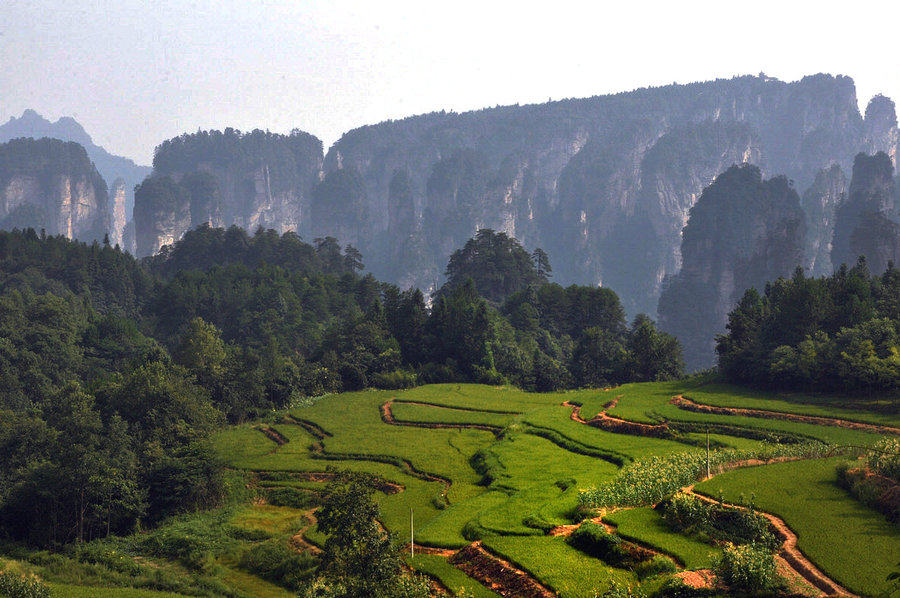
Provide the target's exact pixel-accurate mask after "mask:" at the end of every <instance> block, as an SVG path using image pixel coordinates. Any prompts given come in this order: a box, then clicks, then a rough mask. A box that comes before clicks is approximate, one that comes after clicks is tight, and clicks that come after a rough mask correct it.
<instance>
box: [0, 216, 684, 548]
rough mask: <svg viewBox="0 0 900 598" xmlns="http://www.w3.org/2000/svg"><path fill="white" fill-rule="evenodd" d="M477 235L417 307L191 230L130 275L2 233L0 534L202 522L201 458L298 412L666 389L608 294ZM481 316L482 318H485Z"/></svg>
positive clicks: (214, 483)
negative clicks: (339, 399) (236, 426)
mask: <svg viewBox="0 0 900 598" xmlns="http://www.w3.org/2000/svg"><path fill="white" fill-rule="evenodd" d="M534 258H535V259H533V256H532V255H531V254H529V253H528V252H526V251H525V250H524V249H523V248H522V247H521V245H520V244H519V243H518V242H517V241H515V240H514V239H511V238H509V237H507V236H506V235H504V234H503V233H494V232H493V231H489V230H488V231H481V232H480V233H479V234H478V236H477V237H476V238H474V239H473V240H471V241H470V242H469V244H467V245H466V247H465V248H462V249H460V250H459V251H458V252H456V253H454V255H453V256H451V258H450V262H449V263H450V265H449V266H448V276H449V279H448V282H447V284H446V285H445V287H444V288H442V289H441V290H440V292H439V293H438V294H437V297H436V298H435V299H434V302H433V304H432V305H431V306H430V309H429V307H428V304H427V301H426V298H425V296H424V295H423V294H422V292H421V291H419V290H416V289H413V290H405V291H401V290H399V289H398V288H397V287H395V286H393V285H388V284H384V283H380V282H378V281H377V280H375V279H374V278H373V277H372V276H370V275H362V274H361V273H360V271H361V270H362V269H363V267H364V266H363V263H362V260H363V256H362V255H360V253H359V252H358V251H357V250H356V249H355V248H354V247H352V246H350V245H347V246H345V247H343V248H342V247H341V246H340V244H339V242H338V241H337V240H336V239H333V238H330V237H328V238H325V239H316V240H314V242H313V244H307V243H305V242H303V241H302V240H301V239H300V238H299V237H297V236H296V235H294V234H291V233H287V234H284V235H278V234H276V233H274V232H273V231H263V230H260V231H257V233H256V234H254V235H252V236H251V235H248V234H247V233H246V232H245V231H243V230H241V229H239V228H236V227H232V228H229V229H227V230H225V229H213V228H210V227H208V226H207V227H201V228H199V229H197V230H194V231H191V232H189V233H188V234H186V235H185V237H184V238H183V239H182V240H181V241H179V242H178V243H176V244H175V245H174V246H172V247H169V248H167V249H166V250H164V251H163V252H161V253H160V254H159V255H157V256H155V257H152V258H147V259H145V260H144V261H143V262H138V261H137V260H135V259H134V258H132V257H131V256H130V255H128V254H127V253H122V252H121V251H119V250H118V249H114V248H112V247H109V246H108V245H101V244H97V243H94V244H91V245H88V244H84V243H79V242H76V241H69V240H67V239H65V238H63V237H47V236H45V235H39V234H37V233H36V232H35V231H34V230H32V229H26V230H24V231H12V232H2V233H0V264H2V280H0V288H2V289H3V292H2V295H0V314H2V315H0V326H2V330H0V388H2V392H0V397H2V398H0V412H2V417H0V421H2V424H0V426H2V428H0V429H2V435H0V448H2V452H3V454H4V455H6V458H5V459H4V461H3V464H2V467H0V479H2V481H3V484H2V486H0V488H2V491H0V525H2V529H3V533H4V534H5V535H7V536H8V537H10V538H12V539H15V540H19V541H24V542H27V543H30V544H34V545H37V546H43V547H58V546H61V545H65V544H67V543H70V542H81V541H86V540H90V539H92V538H96V537H100V536H105V535H108V534H111V533H121V532H126V531H129V530H132V529H134V528H135V526H142V525H152V524H153V523H154V522H157V521H160V520H162V519H163V518H165V517H167V516H169V515H172V514H174V513H176V512H179V511H185V510H195V509H201V508H206V507H211V506H214V505H217V504H219V503H220V502H221V501H222V499H223V497H224V495H225V492H226V489H227V485H228V480H227V479H226V477H227V476H225V475H224V473H223V469H222V467H221V464H220V463H218V462H217V460H216V456H215V455H214V454H213V453H212V452H211V451H210V449H209V447H208V444H207V443H206V440H207V439H208V438H209V436H210V434H211V433H212V432H213V431H215V430H217V429H219V428H221V427H222V426H224V425H225V424H226V423H228V422H230V423H240V422H243V421H246V420H248V419H250V418H254V417H258V416H260V415H262V414H265V413H267V412H270V411H271V410H273V409H284V408H287V407H290V406H294V405H297V404H299V403H302V402H303V401H304V400H305V399H306V397H315V396H320V395H323V394H327V393H334V392H340V391H348V390H359V389H363V388H367V387H376V388H386V389H399V388H407V387H412V386H415V385H417V384H420V383H429V382H483V383H489V384H509V383H511V384H515V385H518V386H521V387H524V388H529V389H533V390H554V389H560V388H570V387H576V386H609V385H615V384H619V383H623V382H627V381H653V380H665V379H670V378H673V377H677V376H679V375H680V374H681V363H680V353H679V348H678V345H677V342H676V341H675V340H674V339H673V338H672V337H670V336H668V335H666V334H664V333H661V332H659V331H657V330H656V328H655V326H654V324H653V322H652V321H651V320H650V319H649V318H647V317H646V316H638V317H637V318H636V319H635V320H634V321H633V322H632V323H631V325H628V323H627V322H626V321H625V314H624V311H623V309H622V306H621V304H620V303H619V300H618V297H617V296H616V295H615V293H614V292H612V291H610V290H608V289H601V288H590V287H578V286H571V287H568V288H563V287H561V286H559V285H555V284H552V283H548V282H547V277H548V276H549V275H550V271H551V267H550V264H549V259H548V258H547V256H546V254H544V253H543V252H541V251H540V250H536V251H535V255H534ZM485 297H488V298H490V299H486V298H485Z"/></svg>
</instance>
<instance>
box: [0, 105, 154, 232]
mask: <svg viewBox="0 0 900 598" xmlns="http://www.w3.org/2000/svg"><path fill="white" fill-rule="evenodd" d="M19 137H31V138H33V139H41V138H43V137H49V138H51V139H61V140H62V141H74V142H75V143H78V144H79V145H82V146H84V149H85V151H87V155H88V157H89V158H90V160H91V162H93V163H94V165H95V166H96V167H97V171H98V172H99V173H100V175H101V176H102V177H103V179H104V180H105V181H107V182H110V181H115V180H117V179H122V180H123V181H124V187H123V189H124V191H125V206H124V208H125V214H126V220H129V219H130V218H131V213H132V210H133V208H134V186H135V185H137V184H138V183H140V182H141V181H142V180H143V179H144V177H146V176H147V175H148V174H150V167H149V166H141V165H138V164H135V163H134V162H133V161H132V160H129V159H128V158H123V157H122V156H115V155H113V154H111V153H109V152H108V151H106V149H104V148H102V147H100V146H99V145H96V144H95V143H94V142H93V140H92V139H91V136H90V135H88V133H87V132H86V131H85V130H84V128H83V127H82V126H81V125H80V124H79V123H78V122H76V121H75V119H73V118H69V117H62V118H60V119H59V120H57V121H56V122H50V121H49V120H47V119H45V118H44V117H42V116H41V115H40V114H38V113H37V112H35V111H34V110H26V111H25V112H24V113H23V114H22V116H20V117H19V118H10V119H9V121H8V122H6V123H4V124H2V125H0V142H6V141H9V140H11V139H17V138H19ZM112 203H113V206H115V202H112ZM110 217H111V218H112V220H113V221H115V220H116V216H115V214H113V213H110ZM112 233H113V231H111V234H112Z"/></svg>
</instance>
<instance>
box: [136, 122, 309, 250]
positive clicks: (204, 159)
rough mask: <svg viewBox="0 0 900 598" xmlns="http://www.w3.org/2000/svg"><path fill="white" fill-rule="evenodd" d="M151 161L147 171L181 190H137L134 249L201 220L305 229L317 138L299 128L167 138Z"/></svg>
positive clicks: (164, 240)
mask: <svg viewBox="0 0 900 598" xmlns="http://www.w3.org/2000/svg"><path fill="white" fill-rule="evenodd" d="M153 166H154V172H153V177H151V178H159V177H168V179H169V180H171V181H172V183H174V184H175V185H176V186H177V187H179V190H175V189H170V188H168V186H167V183H166V184H163V185H156V184H151V185H150V186H149V187H147V189H146V190H145V192H144V193H143V194H140V195H136V196H135V231H136V237H137V254H138V255H148V254H150V253H154V252H156V251H158V250H159V248H160V247H161V246H163V245H166V244H169V243H171V242H173V241H175V240H177V239H179V238H180V237H181V235H182V234H184V231H185V230H187V229H189V228H194V227H196V226H199V225H200V224H203V223H209V224H210V225H212V226H226V227H227V226H231V225H237V226H240V227H243V228H245V229H247V230H248V231H251V232H253V231H255V230H257V229H258V228H264V229H274V230H276V231H278V232H279V233H283V232H286V231H299V232H301V233H304V234H306V233H308V229H309V227H308V221H309V220H310V213H311V204H312V198H313V189H314V188H315V186H316V185H317V184H318V183H319V181H320V177H321V171H322V142H321V141H319V140H318V139H316V138H315V137H313V136H312V135H309V134H307V133H303V132H301V131H294V132H292V133H291V134H290V135H276V134H272V133H268V132H264V131H258V130H257V131H252V132H250V133H246V134H244V133H241V132H240V131H236V130H234V129H226V130H225V131H202V132H199V133H196V134H193V135H182V136H181V137H177V138H175V139H170V140H168V141H165V142H164V143H163V144H162V145H161V146H160V147H159V148H157V152H156V156H155V157H154V161H153ZM148 180H150V179H148ZM145 182H146V181H145ZM143 186H144V185H143V184H142V185H141V187H143ZM156 192H160V193H163V194H164V197H159V198H157V197H155V196H154V195H153V193H156ZM142 202H143V205H141V204H142ZM172 202H174V203H172ZM179 202H180V203H179ZM304 227H305V228H304Z"/></svg>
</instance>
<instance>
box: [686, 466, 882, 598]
mask: <svg viewBox="0 0 900 598" xmlns="http://www.w3.org/2000/svg"><path fill="white" fill-rule="evenodd" d="M840 461H841V459H840V458H832V459H820V460H813V461H804V462H796V463H776V464H773V465H766V466H763V467H752V468H747V469H741V470H736V471H731V472H728V473H725V474H722V475H720V476H716V477H715V478H713V479H711V480H709V481H707V482H704V483H702V484H698V485H697V486H696V488H695V489H696V490H697V491H698V492H703V493H705V494H708V495H711V496H715V497H718V496H719V495H720V493H721V495H722V496H723V498H724V499H725V501H726V502H728V501H734V502H737V501H738V500H739V498H740V495H742V494H743V495H744V496H745V497H748V498H749V497H750V496H751V494H753V495H754V499H755V503H756V505H757V508H759V509H760V510H762V511H766V512H769V513H772V514H774V515H777V516H778V517H780V518H782V519H783V520H784V522H785V523H786V524H787V525H788V527H790V528H791V529H792V530H793V531H794V532H795V533H796V534H797V536H798V539H797V546H798V548H799V549H800V550H801V551H802V552H803V553H804V554H805V555H806V556H807V557H808V558H809V559H810V560H811V561H813V562H814V563H815V564H816V565H817V566H818V567H819V568H821V569H822V570H824V571H826V572H828V574H829V575H831V576H832V577H833V578H834V579H836V580H837V581H839V582H840V583H841V584H843V585H844V586H845V587H847V588H848V589H850V590H851V591H853V592H857V593H860V594H864V595H872V594H877V593H879V592H882V591H885V590H887V589H888V588H889V587H890V585H889V584H888V583H887V582H886V581H885V578H886V577H887V575H888V574H889V573H890V572H892V571H894V570H895V569H896V568H897V563H898V561H900V530H898V527H897V526H896V525H895V524H892V523H889V522H888V521H887V520H885V518H884V516H882V515H880V514H879V513H876V512H875V511H873V510H871V509H868V508H866V507H865V506H863V505H861V504H860V503H859V502H857V501H856V500H854V499H853V498H852V497H851V496H850V495H849V494H848V493H847V492H846V491H845V490H844V489H842V488H840V487H839V486H838V485H837V475H836V473H835V468H836V466H837V464H838V463H839V462H840Z"/></svg>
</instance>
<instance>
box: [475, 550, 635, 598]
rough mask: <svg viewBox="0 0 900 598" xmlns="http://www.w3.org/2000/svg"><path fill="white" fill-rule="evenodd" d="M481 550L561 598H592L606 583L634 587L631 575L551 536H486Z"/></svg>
mask: <svg viewBox="0 0 900 598" xmlns="http://www.w3.org/2000/svg"><path fill="white" fill-rule="evenodd" d="M483 544H484V546H485V547H486V548H487V549H488V550H490V551H491V552H494V553H496V554H498V555H500V556H502V557H503V558H505V559H507V560H509V561H510V562H512V563H514V564H516V565H518V566H519V567H521V568H522V569H524V570H525V571H528V572H529V573H531V574H532V575H534V576H535V577H536V578H537V579H539V580H540V581H541V582H542V583H544V584H545V585H547V586H549V587H550V588H551V589H552V590H553V591H555V592H556V593H557V594H559V596H561V597H562V598H593V597H594V596H595V595H596V593H597V590H598V589H600V590H602V589H605V588H606V587H608V585H609V583H610V580H613V579H615V580H617V581H619V582H620V583H622V584H628V583H634V582H635V579H636V578H635V576H634V574H633V573H630V572H627V571H623V570H621V569H615V568H613V567H610V566H609V565H607V564H605V563H604V562H603V561H601V560H599V559H595V558H593V557H591V556H588V555H586V554H585V553H583V552H581V551H580V550H576V549H574V548H572V547H571V546H569V545H568V544H566V541H565V538H562V537H552V536H490V537H487V538H485V539H484V541H483Z"/></svg>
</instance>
